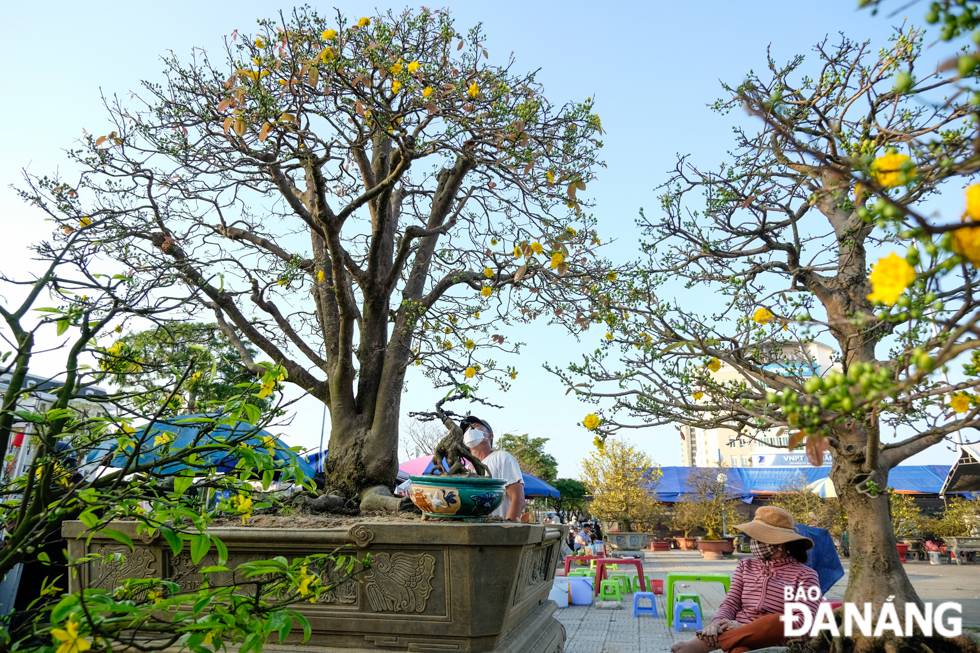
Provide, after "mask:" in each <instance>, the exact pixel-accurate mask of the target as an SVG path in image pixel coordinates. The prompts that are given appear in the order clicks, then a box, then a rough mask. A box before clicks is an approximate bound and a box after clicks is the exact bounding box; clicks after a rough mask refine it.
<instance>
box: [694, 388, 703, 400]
mask: <svg viewBox="0 0 980 653" xmlns="http://www.w3.org/2000/svg"><path fill="white" fill-rule="evenodd" d="M703 396H704V393H703V392H701V391H700V390H699V391H698V392H695V393H694V395H693V397H694V401H700V400H701V397H703Z"/></svg>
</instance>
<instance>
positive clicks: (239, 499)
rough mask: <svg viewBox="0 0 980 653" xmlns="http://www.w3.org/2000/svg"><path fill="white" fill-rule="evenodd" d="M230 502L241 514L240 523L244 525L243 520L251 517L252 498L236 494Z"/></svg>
mask: <svg viewBox="0 0 980 653" xmlns="http://www.w3.org/2000/svg"><path fill="white" fill-rule="evenodd" d="M231 501H232V504H233V505H234V506H235V509H236V510H238V511H239V512H241V513H242V523H243V524H244V523H245V520H246V519H249V518H250V517H251V516H252V497H249V496H245V495H244V494H236V495H235V497H234V498H233V499H232V500H231Z"/></svg>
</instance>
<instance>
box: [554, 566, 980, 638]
mask: <svg viewBox="0 0 980 653" xmlns="http://www.w3.org/2000/svg"><path fill="white" fill-rule="evenodd" d="M742 557H745V556H743V555H741V554H739V555H737V559H736V560H722V561H717V562H714V561H706V560H702V559H701V556H700V554H699V553H698V552H697V551H670V552H652V551H645V552H644V554H643V569H644V572H645V574H646V575H647V576H649V577H650V578H652V579H654V580H663V581H666V580H667V574H668V573H670V572H686V573H723V574H729V575H731V574H732V573H734V572H735V565H736V564H737V562H738V558H742ZM848 562H849V561H848V560H847V559H846V558H845V559H844V560H843V563H844V571H845V574H844V578H842V579H841V580H840V581H839V582H838V583H837V584H836V585H834V586H833V587H832V588H831V589H830V591H829V592H827V598H828V599H842V598H844V589H845V588H846V587H847V573H846V572H847V570H848V566H849V565H848ZM906 572H907V573H908V575H909V579H910V580H911V581H912V584H913V585H915V588H916V590H917V591H918V593H919V596H920V597H921V598H922V599H923V600H924V601H933V602H940V601H957V602H959V603H960V604H961V605H962V606H963V625H964V626H973V627H980V564H970V565H962V566H957V565H955V564H954V565H947V564H943V565H930V564H929V563H928V562H919V561H910V562H909V563H908V564H907V565H906ZM678 587H679V588H683V589H690V590H692V591H694V592H697V594H699V595H700V597H701V606H702V608H703V609H704V618H705V622H708V621H711V618H712V617H714V615H715V613H716V612H717V610H718V606H719V605H720V604H721V602H722V600H723V599H724V598H725V595H724V588H723V587H722V586H721V585H719V584H717V583H691V584H690V585H688V584H687V583H684V584H680V585H679V586H678ZM675 591H676V590H675ZM656 599H657V613H658V615H659V616H658V617H653V616H651V615H640V616H639V617H637V618H635V619H634V618H633V595H632V594H628V595H626V596H624V597H623V601H622V603H621V605H622V606H623V609H622V610H598V609H596V608H595V606H594V605H592V606H577V605H573V606H569V607H567V608H562V609H559V610H558V613H557V615H556V616H557V617H558V620H559V621H561V622H562V624H564V626H565V631H566V633H567V635H568V639H567V641H566V643H565V651H566V653H627V652H629V653H633V652H637V651H638V652H641V653H648V652H649V653H661V652H664V651H669V650H670V646H671V644H673V643H674V642H675V641H681V640H686V639H690V638H691V637H693V631H691V630H688V631H683V630H682V631H681V632H679V633H675V632H674V631H673V629H670V630H668V629H667V619H666V617H665V615H666V609H667V606H666V594H660V595H658V596H657V597H656Z"/></svg>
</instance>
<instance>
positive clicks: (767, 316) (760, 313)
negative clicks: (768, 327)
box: [752, 307, 775, 324]
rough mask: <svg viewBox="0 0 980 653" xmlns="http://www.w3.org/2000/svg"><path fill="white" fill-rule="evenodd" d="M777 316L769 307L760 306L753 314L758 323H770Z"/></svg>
mask: <svg viewBox="0 0 980 653" xmlns="http://www.w3.org/2000/svg"><path fill="white" fill-rule="evenodd" d="M774 317H775V316H774V315H773V314H772V311H770V310H769V309H768V308H764V307H763V308H760V309H758V310H756V312H755V313H753V314H752V319H753V320H755V322H756V324H769V323H770V322H772V321H773V318H774Z"/></svg>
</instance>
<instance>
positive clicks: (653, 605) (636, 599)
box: [633, 592, 660, 618]
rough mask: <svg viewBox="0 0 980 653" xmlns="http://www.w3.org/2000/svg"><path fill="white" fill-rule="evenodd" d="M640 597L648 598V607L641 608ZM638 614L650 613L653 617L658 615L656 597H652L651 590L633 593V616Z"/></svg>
mask: <svg viewBox="0 0 980 653" xmlns="http://www.w3.org/2000/svg"><path fill="white" fill-rule="evenodd" d="M640 599H650V607H649V608H641V607H640ZM638 614H652V615H653V616H654V617H659V616H660V615H659V614H657V599H656V598H654V596H653V592H636V593H635V594H633V618H636V615H638Z"/></svg>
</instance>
